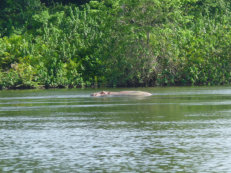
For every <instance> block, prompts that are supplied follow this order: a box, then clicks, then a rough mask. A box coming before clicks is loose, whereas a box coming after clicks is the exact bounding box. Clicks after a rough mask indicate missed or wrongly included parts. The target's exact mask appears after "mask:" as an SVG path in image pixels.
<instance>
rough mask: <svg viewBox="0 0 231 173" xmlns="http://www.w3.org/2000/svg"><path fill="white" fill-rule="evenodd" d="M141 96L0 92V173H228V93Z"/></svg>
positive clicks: (174, 91) (164, 91) (158, 91)
mask: <svg viewBox="0 0 231 173" xmlns="http://www.w3.org/2000/svg"><path fill="white" fill-rule="evenodd" d="M134 90H137V89H134ZM139 90H143V91H149V92H151V93H152V94H153V95H152V96H150V97H133V96H130V97H101V98H94V97H90V96H89V95H90V93H91V92H95V91H98V90H81V89H71V90H64V89H63V90H60V89H59V90H21V91H17V90H16V91H0V172H28V173H29V172H48V173H49V172H209V173H210V172H229V171H230V170H231V164H230V163H231V88H229V87H217V88H215V87H213V88H205V87H195V88H181V87H179V88H140V89H139ZM113 91H116V90H115V89H113Z"/></svg>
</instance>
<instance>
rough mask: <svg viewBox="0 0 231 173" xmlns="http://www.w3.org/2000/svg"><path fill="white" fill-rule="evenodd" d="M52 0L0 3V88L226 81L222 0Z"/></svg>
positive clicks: (227, 34) (229, 52) (226, 24)
mask: <svg viewBox="0 0 231 173" xmlns="http://www.w3.org/2000/svg"><path fill="white" fill-rule="evenodd" d="M54 2H63V3H49V2H48V1H46V0H43V1H40V0H34V1H30V3H28V2H27V1H20V2H14V3H12V2H11V1H4V3H3V4H2V5H1V7H0V16H1V17H0V88H9V89H14V88H37V87H41V86H43V87H44V88H63V87H68V88H73V87H92V86H100V87H101V86H109V87H145V86H146V87H153V86H200V85H205V86H210V85H230V83H231V68H230V66H231V58H230V57H231V48H230V45H231V4H230V2H229V1H227V0H221V1H219V2H218V1H217V2H210V1H204V0H194V1H182V2H180V1H178V0H166V1H161V0H157V1H156V0H155V1H153V0H144V1H137V2H136V3H134V2H133V1H131V0H125V1H124V0H123V1H121V0H115V1H109V0H105V1H93V0H91V1H88V2H87V3H84V2H82V1H81V3H80V1H78V2H77V3H75V2H73V1H65V2H66V3H64V1H62V0H59V1H54ZM8 21H10V22H8Z"/></svg>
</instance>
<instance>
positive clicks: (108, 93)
mask: <svg viewBox="0 0 231 173" xmlns="http://www.w3.org/2000/svg"><path fill="white" fill-rule="evenodd" d="M151 95H152V94H151V93H148V92H143V91H120V92H111V91H100V92H97V93H92V94H91V96H94V97H102V96H151Z"/></svg>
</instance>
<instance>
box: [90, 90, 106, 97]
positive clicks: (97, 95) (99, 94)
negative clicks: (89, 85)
mask: <svg viewBox="0 0 231 173" xmlns="http://www.w3.org/2000/svg"><path fill="white" fill-rule="evenodd" d="M109 94H110V92H108V91H100V92H97V93H92V94H91V96H94V97H100V96H106V95H109Z"/></svg>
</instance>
